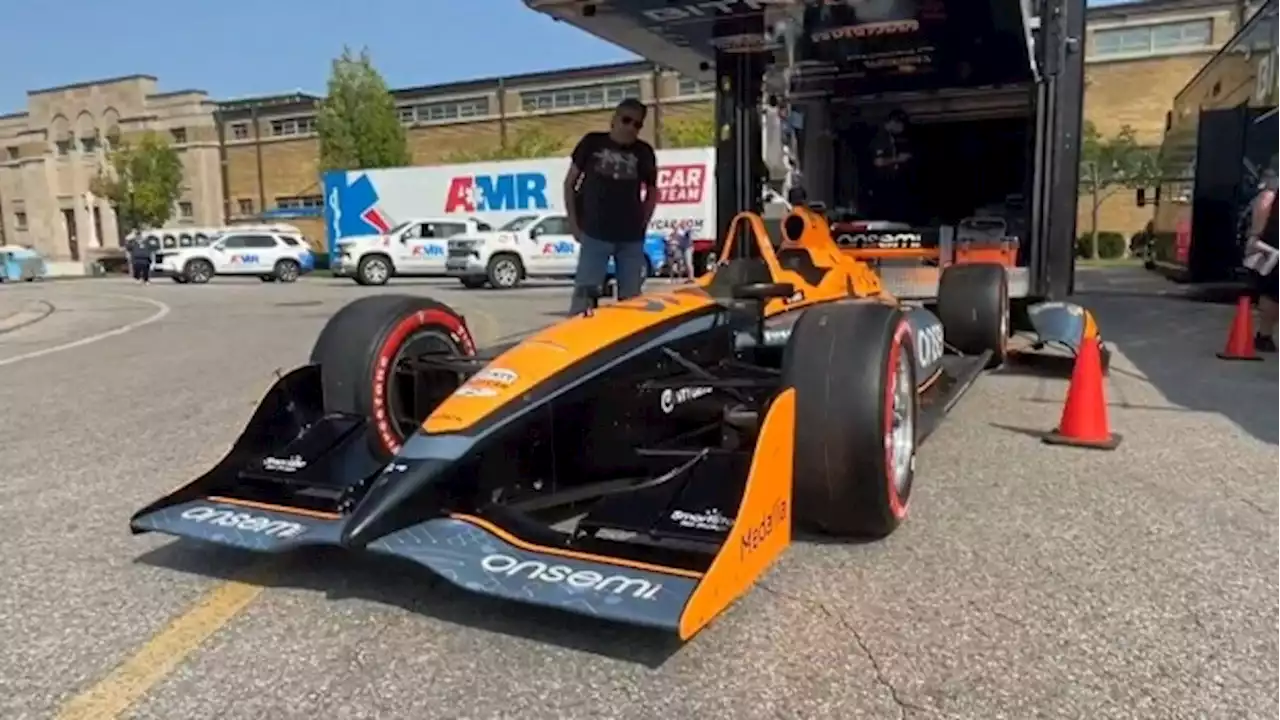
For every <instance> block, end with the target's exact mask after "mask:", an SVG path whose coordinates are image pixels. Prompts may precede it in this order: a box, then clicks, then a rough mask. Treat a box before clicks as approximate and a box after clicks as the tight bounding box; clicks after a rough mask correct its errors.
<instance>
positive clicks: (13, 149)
mask: <svg viewBox="0 0 1280 720" xmlns="http://www.w3.org/2000/svg"><path fill="white" fill-rule="evenodd" d="M4 151H5V154H6V155H8V156H9V159H10V160H17V159H18V155H19V149H18V146H17V145H10V146H9V147H7V148H5V149H4Z"/></svg>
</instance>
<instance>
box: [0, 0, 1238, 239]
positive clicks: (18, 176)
mask: <svg viewBox="0 0 1280 720" xmlns="http://www.w3.org/2000/svg"><path fill="white" fill-rule="evenodd" d="M1243 12H1246V8H1245V7H1244V5H1243V4H1241V3H1240V2H1238V1H1236V0H1146V1H1145V2H1135V3H1128V4H1124V5H1113V6H1106V7H1098V8H1092V9H1090V11H1089V22H1088V30H1087V37H1086V39H1085V52H1086V95H1085V108H1084V111H1085V117H1086V118H1087V119H1089V120H1092V121H1093V122H1094V123H1095V124H1096V125H1097V126H1098V128H1099V129H1100V130H1101V131H1102V132H1103V133H1104V134H1113V133H1114V132H1116V131H1118V130H1119V129H1120V127H1122V126H1123V125H1129V126H1131V127H1133V128H1134V129H1135V130H1136V131H1137V132H1138V135H1139V137H1140V139H1141V140H1142V141H1143V142H1148V143H1151V144H1158V143H1159V141H1160V139H1161V135H1162V133H1163V130H1164V118H1165V113H1166V111H1167V110H1168V109H1169V107H1170V104H1171V102H1172V100H1173V97H1174V95H1175V94H1177V92H1178V90H1180V89H1181V88H1182V87H1183V85H1185V84H1186V83H1187V81H1188V80H1190V79H1191V77H1192V76H1193V75H1194V74H1195V73H1196V71H1197V70H1198V69H1199V68H1200V67H1201V66H1202V65H1203V64H1204V63H1205V62H1206V61H1207V60H1208V59H1209V58H1210V57H1211V56H1212V54H1213V53H1214V52H1215V51H1216V50H1217V48H1219V47H1220V46H1221V45H1222V44H1223V43H1224V42H1225V41H1226V40H1227V39H1228V38H1230V37H1231V35H1232V34H1233V33H1234V32H1235V31H1236V28H1237V27H1238V25H1239V18H1240V15H1241V13H1243ZM155 82H156V81H155V78H151V77H146V76H138V77H132V78H122V79H116V80H110V81H102V82H97V83H85V84H81V85H74V86H68V87H65V88H54V89H50V90H41V91H33V92H31V93H29V100H28V109H27V111H26V112H23V113H18V114H15V115H7V116H0V148H2V149H3V152H4V153H5V154H3V155H0V218H2V219H0V233H2V234H3V237H6V238H8V239H9V242H16V243H31V244H33V245H35V246H37V247H38V248H40V249H41V250H42V251H44V252H46V253H47V254H49V255H51V256H54V257H58V258H70V259H78V257H79V255H80V250H79V249H78V248H77V243H79V244H81V245H82V244H83V242H82V241H81V240H80V239H79V238H81V237H83V236H84V233H83V231H81V232H79V233H77V232H76V229H77V228H84V227H87V225H86V223H89V222H93V221H92V220H91V219H90V218H91V217H97V216H98V215H101V217H102V218H103V219H102V221H101V225H102V230H101V231H100V232H97V237H99V238H103V237H105V238H108V243H111V242H114V241H115V238H116V235H115V234H114V220H113V217H112V214H111V212H110V209H109V208H106V207H104V206H102V205H101V204H100V203H99V204H98V206H97V208H96V213H95V214H93V215H91V214H90V213H89V212H88V211H87V210H86V209H85V208H84V204H83V202H82V201H81V202H77V197H80V196H81V194H82V193H83V192H84V190H86V189H87V182H88V180H87V179H88V178H89V177H91V176H92V168H93V167H94V163H96V162H100V161H101V157H102V149H103V147H104V145H105V143H104V142H101V141H100V140H96V139H95V138H103V137H106V133H107V132H109V128H110V127H115V126H112V125H110V123H111V122H116V123H117V125H118V126H119V127H120V128H121V132H120V134H121V137H127V136H128V135H129V133H130V132H137V131H140V130H143V129H157V130H160V131H163V132H168V133H170V136H171V138H172V139H173V140H174V141H175V143H176V144H177V145H178V147H179V149H180V151H182V152H183V153H184V159H185V160H186V162H187V167H188V172H187V176H188V181H189V185H188V191H187V193H186V194H185V195H184V197H183V200H182V201H181V203H180V205H179V207H178V208H177V209H176V212H175V218H176V222H186V223H191V224H218V223H220V222H221V221H222V220H223V219H224V218H225V219H226V220H227V221H230V222H235V221H237V220H243V219H250V218H253V217H256V216H257V215H258V214H259V213H261V212H263V211H264V210H271V209H275V208H286V209H287V208H319V207H321V206H322V205H323V198H322V197H321V191H320V182H319V172H318V166H317V160H318V157H317V155H318V152H317V150H318V140H317V138H316V135H315V114H316V107H317V103H318V101H319V99H318V98H317V97H314V96H311V95H306V94H302V93H293V94H287V95H279V96H273V97H266V98H251V99H244V100H233V101H227V102H222V103H216V104H215V103H211V102H210V101H209V100H208V98H207V97H206V96H205V94H204V93H202V92H199V91H184V92H179V93H163V94H157V93H156V92H155ZM392 95H393V96H394V97H395V100H396V104H397V106H398V107H399V110H400V115H401V120H402V121H403V122H404V124H405V126H406V128H407V130H408V133H407V134H408V138H409V146H410V149H411V152H412V155H413V160H414V162H415V163H416V164H424V165H425V164H434V163H440V162H442V161H445V160H446V158H447V157H448V155H449V153H452V152H455V151H465V150H472V149H482V148H485V147H493V146H498V145H500V144H501V143H503V142H505V141H507V140H510V139H511V138H513V137H515V135H516V134H518V133H519V132H521V130H523V129H524V128H528V127H531V126H537V127H538V128H540V129H541V130H542V131H543V132H544V133H545V134H547V135H550V136H552V137H555V138H560V139H563V140H564V141H565V142H566V144H569V143H571V142H572V141H573V139H575V138H576V137H577V136H579V135H581V134H582V133H583V132H585V131H587V130H592V129H599V128H603V127H605V125H606V123H607V117H608V113H609V110H610V109H611V108H612V106H613V105H614V104H616V103H617V102H618V101H619V100H621V99H622V98H625V97H636V98H639V99H641V100H642V101H644V102H645V103H647V104H648V105H649V106H650V108H651V120H650V122H649V123H647V124H646V126H645V130H644V132H645V135H646V137H647V139H649V140H650V141H651V142H654V143H655V145H657V146H659V147H661V145H662V140H663V135H664V129H666V128H668V127H670V124H671V123H673V122H677V121H678V120H680V119H681V118H688V117H692V116H697V115H703V116H705V115H706V114H708V113H709V112H710V110H711V94H710V88H709V87H707V86H706V85H705V84H699V83H698V82H696V81H692V80H690V79H687V78H681V77H679V76H678V75H676V74H674V73H670V72H661V71H657V70H655V69H654V67H653V66H652V65H650V64H648V63H644V62H635V63H621V64H614V65H605V66H598V67H590V68H581V69H575V70H566V71H559V72H548V73H533V74H526V75H518V76H512V77H506V78H490V79H484V80H475V81H465V82H458V83H450V84H446V85H434V86H427V87H415V88H405V89H400V90H393V91H392ZM82 116H87V119H82ZM86 139H88V143H89V144H88V145H86V144H85V142H86ZM566 150H567V149H566ZM219 168H221V171H219ZM1084 206H1085V203H1082V212H1081V221H1082V224H1081V227H1082V228H1083V227H1085V225H1084V221H1085V220H1086V219H1087V217H1088V210H1087V207H1084ZM1149 217H1150V209H1149V208H1147V209H1145V210H1144V209H1139V208H1137V207H1136V206H1135V205H1134V203H1133V198H1132V195H1131V194H1130V193H1117V194H1116V195H1115V196H1113V197H1112V198H1111V199H1110V200H1109V201H1108V202H1107V203H1106V205H1105V206H1104V208H1103V212H1102V217H1101V221H1100V223H1099V225H1100V227H1099V229H1102V230H1117V231H1122V232H1126V233H1129V232H1133V231H1135V230H1137V229H1139V228H1141V227H1142V225H1143V224H1145V223H1146V221H1147V220H1148V219H1149ZM72 220H74V222H73V223H72ZM292 222H294V223H295V224H297V225H299V226H300V227H302V229H303V230H304V231H306V232H307V233H308V235H310V236H312V237H316V238H319V237H322V236H323V229H322V227H321V223H320V221H318V220H315V221H305V220H304V221H292ZM69 223H71V224H70V225H69ZM68 228H70V230H68ZM73 240H74V242H73Z"/></svg>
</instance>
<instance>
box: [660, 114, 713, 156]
mask: <svg viewBox="0 0 1280 720" xmlns="http://www.w3.org/2000/svg"><path fill="white" fill-rule="evenodd" d="M715 144H716V120H715V118H714V117H712V116H711V115H710V114H707V115H696V116H694V117H689V118H681V119H679V120H673V121H671V122H669V123H663V125H662V146H663V147H668V148H700V147H713V146H714V145H715Z"/></svg>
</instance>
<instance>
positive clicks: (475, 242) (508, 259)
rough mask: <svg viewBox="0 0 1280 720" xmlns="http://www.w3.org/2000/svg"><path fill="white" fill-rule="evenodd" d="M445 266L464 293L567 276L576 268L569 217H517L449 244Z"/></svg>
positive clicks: (573, 241) (575, 243)
mask: <svg viewBox="0 0 1280 720" xmlns="http://www.w3.org/2000/svg"><path fill="white" fill-rule="evenodd" d="M448 253H449V256H448V259H447V260H446V261H445V267H446V269H447V272H448V274H449V275H450V276H451V277H456V278H458V279H459V280H461V281H462V284H463V285H464V286H466V287H468V288H473V289H474V288H480V287H484V286H485V285H486V284H487V285H490V286H491V287H494V288H498V289H503V290H505V289H508V288H513V287H516V286H517V285H519V284H520V282H521V281H522V280H524V279H525V278H534V277H537V278H562V277H572V276H573V274H574V273H575V272H576V271H577V268H578V241H577V240H574V239H573V235H572V234H570V233H569V218H568V217H567V216H565V215H560V214H554V213H549V214H542V215H521V216H520V217H517V218H515V219H514V220H512V221H511V222H508V223H507V224H506V225H503V226H502V227H500V228H498V229H497V230H491V231H487V232H476V233H467V234H466V235H458V236H457V237H454V238H451V239H450V240H449V249H448Z"/></svg>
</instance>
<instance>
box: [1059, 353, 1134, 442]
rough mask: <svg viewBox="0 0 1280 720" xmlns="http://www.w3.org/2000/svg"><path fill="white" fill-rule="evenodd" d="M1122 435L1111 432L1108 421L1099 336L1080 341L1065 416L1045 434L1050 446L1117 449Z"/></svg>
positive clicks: (1063, 414)
mask: <svg viewBox="0 0 1280 720" xmlns="http://www.w3.org/2000/svg"><path fill="white" fill-rule="evenodd" d="M1120 439H1121V438H1120V436H1119V435H1117V434H1115V433H1113V432H1111V426H1110V424H1109V423H1108V421H1107V395H1106V391H1105V389H1104V388H1103V379H1102V352H1101V350H1100V349H1099V347H1098V340H1097V338H1088V339H1086V340H1085V341H1084V342H1082V343H1080V351H1079V352H1077V353H1076V364H1075V368H1074V369H1073V370H1072V371H1071V385H1070V387H1068V388H1067V402H1066V404H1065V405H1063V407H1062V419H1061V420H1060V421H1058V427H1057V429H1056V430H1054V431H1053V432H1051V433H1046V434H1045V435H1044V441H1045V442H1046V443H1049V444H1050V445H1071V446H1074V447H1085V448H1094V449H1097V450H1115V449H1116V448H1117V447H1119V445H1120Z"/></svg>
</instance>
